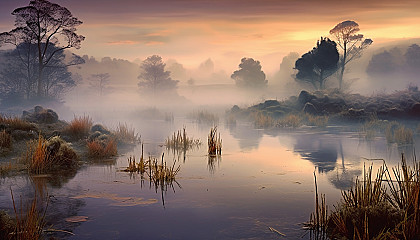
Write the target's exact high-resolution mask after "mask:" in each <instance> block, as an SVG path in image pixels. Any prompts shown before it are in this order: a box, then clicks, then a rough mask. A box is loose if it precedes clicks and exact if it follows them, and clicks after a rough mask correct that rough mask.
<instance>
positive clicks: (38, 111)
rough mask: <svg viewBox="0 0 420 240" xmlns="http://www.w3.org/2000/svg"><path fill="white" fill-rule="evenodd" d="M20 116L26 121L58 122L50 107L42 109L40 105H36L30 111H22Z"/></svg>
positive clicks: (56, 115)
mask: <svg viewBox="0 0 420 240" xmlns="http://www.w3.org/2000/svg"><path fill="white" fill-rule="evenodd" d="M22 118H23V119H24V120H26V121H28V122H33V123H47V124H51V123H56V122H58V114H57V113H56V112H54V111H53V110H51V109H44V108H43V107H41V106H36V107H35V108H34V110H33V112H31V111H23V114H22Z"/></svg>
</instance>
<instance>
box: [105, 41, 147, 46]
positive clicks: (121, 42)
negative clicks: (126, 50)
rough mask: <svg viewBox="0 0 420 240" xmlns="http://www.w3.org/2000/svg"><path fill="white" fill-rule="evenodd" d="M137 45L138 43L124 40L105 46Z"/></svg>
mask: <svg viewBox="0 0 420 240" xmlns="http://www.w3.org/2000/svg"><path fill="white" fill-rule="evenodd" d="M139 43H140V42H136V41H130V40H125V41H112V42H108V43H107V45H134V44H139Z"/></svg>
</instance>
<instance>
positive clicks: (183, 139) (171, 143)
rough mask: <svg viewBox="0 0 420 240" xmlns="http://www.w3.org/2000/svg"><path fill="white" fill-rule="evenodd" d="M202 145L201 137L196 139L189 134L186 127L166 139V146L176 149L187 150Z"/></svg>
mask: <svg viewBox="0 0 420 240" xmlns="http://www.w3.org/2000/svg"><path fill="white" fill-rule="evenodd" d="M200 145H201V141H200V139H194V138H190V137H188V136H187V131H186V129H185V127H184V128H183V130H182V131H181V130H178V131H177V132H174V134H173V135H171V137H168V138H167V139H166V140H165V146H166V148H167V149H172V150H174V151H180V150H183V151H187V150H189V149H191V148H194V147H198V146H200Z"/></svg>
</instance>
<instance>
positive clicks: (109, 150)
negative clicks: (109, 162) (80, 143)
mask: <svg viewBox="0 0 420 240" xmlns="http://www.w3.org/2000/svg"><path fill="white" fill-rule="evenodd" d="M87 148H88V156H89V157H91V158H109V157H113V156H116V155H117V144H116V143H115V140H114V139H110V140H106V141H99V140H93V141H88V142H87Z"/></svg>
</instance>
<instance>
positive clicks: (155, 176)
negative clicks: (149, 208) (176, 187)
mask: <svg viewBox="0 0 420 240" xmlns="http://www.w3.org/2000/svg"><path fill="white" fill-rule="evenodd" d="M163 156H164V155H163V154H162V160H161V163H158V159H156V158H154V159H152V158H151V157H149V172H148V175H149V179H150V181H151V182H153V183H154V185H155V188H158V187H159V186H160V187H166V186H169V185H172V183H173V182H174V181H176V180H175V178H176V175H177V174H178V173H179V170H180V169H181V166H180V165H178V167H176V168H175V165H176V161H175V160H174V163H173V164H172V166H168V165H167V164H166V161H164V160H163Z"/></svg>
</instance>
